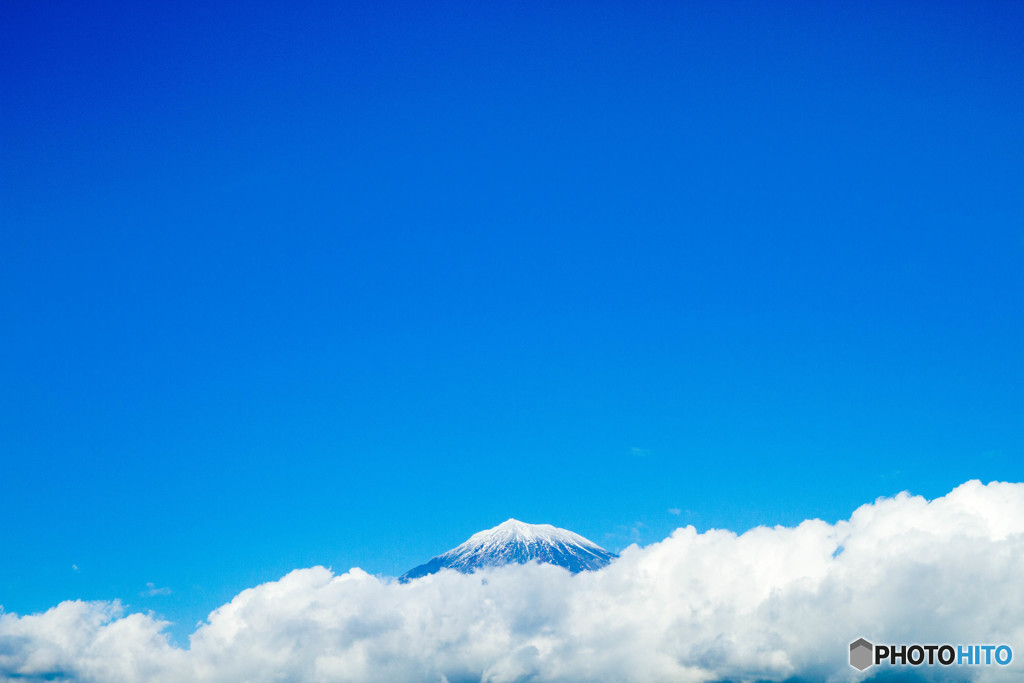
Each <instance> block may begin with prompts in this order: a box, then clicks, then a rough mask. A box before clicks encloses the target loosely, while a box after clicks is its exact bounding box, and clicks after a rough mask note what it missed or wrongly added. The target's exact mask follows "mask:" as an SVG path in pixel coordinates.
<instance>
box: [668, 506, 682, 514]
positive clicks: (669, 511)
mask: <svg viewBox="0 0 1024 683" xmlns="http://www.w3.org/2000/svg"><path fill="white" fill-rule="evenodd" d="M668 514H670V515H676V516H679V515H681V514H683V511H682V510H680V509H679V508H669V509H668Z"/></svg>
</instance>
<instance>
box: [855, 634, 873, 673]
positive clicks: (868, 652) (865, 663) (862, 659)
mask: <svg viewBox="0 0 1024 683" xmlns="http://www.w3.org/2000/svg"><path fill="white" fill-rule="evenodd" d="M874 658H875V646H874V645H872V644H871V643H869V642H868V641H866V640H864V639H863V638H858V639H857V640H855V641H853V642H852V643H850V666H852V667H853V668H854V669H856V670H857V671H863V670H864V669H866V668H868V667H869V666H871V665H872V664H874V661H873V660H874Z"/></svg>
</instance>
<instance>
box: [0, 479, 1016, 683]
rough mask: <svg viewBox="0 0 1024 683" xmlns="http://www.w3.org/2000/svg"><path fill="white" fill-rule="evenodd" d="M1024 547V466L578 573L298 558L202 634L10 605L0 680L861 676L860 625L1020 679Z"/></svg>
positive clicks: (963, 674)
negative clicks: (852, 658)
mask: <svg viewBox="0 0 1024 683" xmlns="http://www.w3.org/2000/svg"><path fill="white" fill-rule="evenodd" d="M1022 567H1024V484H1009V483H991V484H988V485H982V484H981V483H979V482H977V481H971V482H967V483H965V484H963V485H962V486H959V487H958V488H956V489H955V490H953V491H952V492H950V493H949V494H947V495H946V496H944V497H942V498H938V499H936V500H933V501H930V502H929V501H926V500H925V499H923V498H921V497H917V496H910V495H907V494H901V495H898V496H896V497H894V498H882V499H879V500H877V501H875V502H874V503H870V504H867V505H864V506H862V507H860V508H859V509H857V510H856V511H855V512H854V514H853V515H852V516H851V518H850V519H849V520H847V521H841V522H839V523H837V524H834V525H832V524H827V523H825V522H822V521H819V520H809V521H806V522H804V523H802V524H800V525H799V526H797V527H795V528H783V527H776V528H771V529H769V528H757V529H753V530H751V531H748V532H746V533H744V534H742V535H737V534H734V533H732V532H729V531H717V530H713V531H708V532H706V533H697V532H696V531H695V530H694V529H693V528H692V527H686V528H681V529H678V530H676V531H675V532H674V533H673V534H672V535H671V536H670V537H669V538H666V539H665V540H664V541H661V542H660V543H656V544H653V545H650V546H647V547H645V548H639V547H636V546H631V547H630V548H627V549H626V550H625V551H624V552H623V553H622V556H621V557H620V558H619V559H618V560H616V561H615V562H613V563H612V564H611V565H610V566H609V567H607V568H606V569H604V570H601V571H599V572H586V573H582V574H578V575H575V576H572V575H570V574H568V573H567V572H566V571H564V570H562V569H560V568H557V567H553V566H547V565H536V564H533V565H523V566H509V567H503V568H499V569H493V570H487V571H484V572H481V573H478V574H475V575H469V576H467V575H461V574H456V573H453V572H449V571H444V572H441V573H440V574H436V575H433V576H428V577H425V578H422V579H419V580H416V581H413V582H411V583H408V584H399V583H397V582H396V581H394V580H391V579H383V578H379V577H374V576H371V575H369V574H367V573H365V572H363V571H361V570H359V569H352V570H351V571H349V572H347V573H344V574H340V575H335V574H333V573H332V572H331V571H329V570H327V569H325V568H323V567H313V568H310V569H299V570H295V571H293V572H291V573H289V574H288V575H287V576H285V577H283V578H282V579H280V580H279V581H274V582H271V583H267V584H263V585H261V586H257V587H255V588H251V589H249V590H246V591H243V592H242V593H240V594H239V595H237V596H236V597H235V598H234V599H233V600H232V601H231V602H230V603H228V604H226V605H223V606H222V607H220V608H218V609H217V610H215V611H214V612H213V613H212V614H210V616H209V619H208V621H207V623H205V624H204V625H203V626H201V627H200V628H199V629H198V630H197V631H196V632H195V633H194V634H193V635H192V637H191V647H190V649H188V650H183V649H179V648H176V647H173V646H172V645H170V644H169V642H168V639H167V637H166V635H165V634H164V632H163V629H164V627H165V626H166V624H165V623H163V622H161V621H159V620H158V619H156V618H155V617H153V616H151V615H144V614H125V613H124V610H123V609H122V608H121V606H120V605H119V604H118V603H116V602H109V603H108V602H89V603H87V602H81V601H69V602H63V603H61V604H59V605H57V606H56V607H53V608H52V609H50V610H48V611H46V612H45V613H42V614H34V615H26V616H18V615H15V614H3V615H0V680H2V679H11V680H14V679H17V680H26V679H28V680H32V679H34V678H38V679H43V680H53V679H54V678H61V677H67V678H75V679H80V680H85V681H182V680H196V681H225V680H234V681H241V680H249V681H269V680H310V681H349V680H351V681H448V682H449V683H454V682H455V681H480V680H484V681H492V682H494V683H498V682H502V681H525V680H530V681H580V680H587V681H595V680H596V681H601V680H608V681H622V680H637V681H640V680H642V681H704V680H718V679H766V680H786V679H790V678H803V679H807V680H826V679H828V680H834V681H847V680H859V679H860V678H863V677H864V676H863V675H861V674H858V673H857V672H856V671H855V670H853V669H852V668H850V667H849V665H848V664H847V647H848V644H849V643H850V641H852V640H854V639H856V638H857V637H859V636H865V637H867V638H868V639H869V640H872V641H873V642H878V643H914V642H923V643H954V644H957V643H1006V644H1009V645H1011V646H1013V647H1014V651H1015V655H1016V656H1015V658H1014V661H1013V662H1012V663H1011V664H1010V665H1009V666H1006V667H996V666H993V667H954V668H952V669H951V668H945V667H938V666H936V667H919V668H918V669H917V671H916V672H915V673H918V674H920V675H922V676H925V677H929V676H931V677H934V678H935V679H949V678H968V677H974V678H976V679H978V680H1011V679H1014V680H1016V679H1020V678H1021V675H1022V673H1024V665H1022V660H1024V580H1022V578H1021V577H1022V569H1021V568H1022ZM874 671H878V670H877V669H875V670H874ZM872 672H873V670H871V669H869V670H868V671H867V672H865V673H872Z"/></svg>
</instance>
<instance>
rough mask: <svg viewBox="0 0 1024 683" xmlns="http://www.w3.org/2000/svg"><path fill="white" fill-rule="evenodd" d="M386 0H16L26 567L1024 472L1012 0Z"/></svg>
mask: <svg viewBox="0 0 1024 683" xmlns="http://www.w3.org/2000/svg"><path fill="white" fill-rule="evenodd" d="M373 5H374V6H371V3H359V4H355V3H348V4H345V3H341V4H334V3H323V4H315V3H311V4H309V5H307V6H304V7H294V6H287V7H286V6H284V5H281V6H278V7H273V6H269V5H260V6H255V7H254V6H251V5H249V4H242V3H230V2H228V3H217V6H216V7H212V6H209V3H197V2H182V3H175V4H173V5H170V6H167V7H150V6H140V5H139V4H138V3H93V4H89V5H82V4H79V5H68V4H57V3H49V2H39V3H5V4H4V5H3V6H2V7H0V82H2V88H0V150H2V159H3V160H2V163H0V175H2V177H0V180H2V182H0V320H3V329H4V333H3V334H2V335H0V368H2V381H0V457H2V460H0V491H2V495H0V517H2V519H4V520H5V523H4V524H3V525H2V531H0V546H2V547H3V548H4V561H3V562H2V563H0V604H2V605H3V606H4V608H5V609H7V610H8V611H16V612H21V613H24V612H31V611H37V610H42V609H46V608H47V607H49V606H52V605H54V604H56V603H57V602H58V601H60V600H64V599H70V598H85V599H112V598H121V599H122V600H124V601H126V602H128V603H129V604H130V605H132V607H133V608H138V609H142V610H147V609H152V610H154V611H156V612H157V613H158V614H161V615H165V616H167V617H168V618H171V619H172V620H175V621H176V622H178V623H179V624H180V625H182V626H181V627H180V628H182V629H184V631H183V632H184V633H187V632H189V631H190V630H191V625H192V624H194V623H195V621H197V620H198V619H201V618H203V617H205V615H206V614H207V612H208V611H209V610H210V609H212V608H214V607H216V606H218V605H220V604H222V603H223V602H224V601H226V600H227V599H229V598H230V597H231V596H232V595H234V594H236V593H237V592H238V591H239V590H241V589H243V588H246V587H249V586H251V585H254V584H255V583H257V582H260V581H266V580H271V579H276V578H278V577H279V576H281V575H282V574H284V573H285V572H287V571H289V570H291V569H294V568H296V567H306V566H311V565H314V564H323V565H327V566H333V567H334V568H335V569H338V570H345V569H347V568H348V567H351V566H359V567H362V568H363V569H365V570H367V571H369V572H372V573H382V574H387V575H396V574H399V573H401V572H403V571H405V570H407V569H409V568H410V567H412V566H415V565H417V564H419V563H421V562H423V561H425V560H426V559H427V558H429V557H430V556H432V555H434V554H436V553H438V552H440V551H443V550H446V549H447V548H449V547H451V546H452V545H454V544H456V543H458V542H461V541H462V540H464V539H465V538H466V537H468V536H469V535H470V534H471V533H473V532H475V531H477V530H480V529H482V528H486V527H490V526H493V525H495V524H497V523H499V522H501V521H503V520H505V519H507V518H508V517H516V518H518V519H522V520H524V521H528V522H548V523H552V524H555V525H557V526H562V527H567V528H570V529H573V530H574V531H577V532H579V533H581V534H583V535H585V536H587V537H589V538H591V539H593V540H595V541H597V542H598V543H601V544H602V545H605V546H606V547H609V548H611V549H613V550H618V549H621V548H622V547H624V546H625V545H627V544H628V543H630V542H632V541H640V542H641V543H649V542H653V541H656V540H660V539H661V538H663V537H664V536H665V535H666V534H667V533H668V532H669V531H670V530H671V529H673V528H675V527H676V526H679V525H683V524H693V525H695V526H696V527H697V528H698V529H701V530H703V529H707V528H710V527H727V528H730V529H735V530H743V529H746V528H749V527H751V526H755V525H758V524H795V523H798V522H799V521H800V520H803V519H805V518H810V517H821V518H824V519H827V520H833V521H834V520H836V519H839V518H843V517H846V516H848V515H849V513H850V512H851V511H852V509H853V508H854V507H856V506H857V505H859V504H861V503H865V502H868V501H871V500H873V499H874V498H876V497H877V496H880V495H891V494H893V493H895V492H897V491H900V490H903V489H909V490H911V491H913V492H915V493H920V494H923V495H925V496H928V497H933V496H939V495H942V494H944V493H946V492H948V491H949V490H951V489H952V488H953V487H954V486H956V485H957V484H959V483H961V482H963V481H965V480H967V479H970V478H980V479H982V480H983V481H989V480H992V479H1001V480H1011V481H1020V480H1022V479H1024V465H1022V463H1024V436H1022V425H1024V419H1022V418H1024V399H1022V392H1021V387H1024V354H1021V352H1020V349H1021V348H1024V280H1022V276H1021V273H1022V272H1024V194H1022V187H1024V185H1022V183H1024V125H1022V119H1021V112H1022V111H1024V87H1022V86H1024V83H1022V80H1024V76H1022V72H1021V69H1020V65H1021V64H1024V43H1022V42H1021V41H1020V39H1019V37H1020V35H1021V29H1022V28H1024V8H1022V7H1021V6H1020V5H1014V4H1013V3H1005V4H986V3H903V4H896V5H894V4H892V3H877V4H874V5H860V6H857V7H854V6H852V5H840V4H836V3H818V2H808V3H801V2H793V3H785V6H782V7H780V6H773V5H771V4H769V3H729V4H723V3H712V2H707V3H688V4H684V5H682V6H676V5H673V4H669V3H649V4H647V5H646V6H644V7H637V6H636V3H548V4H541V3H504V2H495V3H486V6H480V5H479V4H478V3H431V4H430V6H429V7H425V6H422V5H417V4H412V3H410V4H407V5H406V4H399V3H374V4H373ZM670 509H678V510H679V511H680V514H678V515H675V514H672V513H670V512H669V510H670ZM73 566H74V567H77V569H73V568H72V567H73ZM147 583H152V584H153V586H154V587H158V588H163V587H167V588H169V589H170V591H171V592H170V594H159V595H152V596H150V595H140V593H143V592H145V591H146V590H147Z"/></svg>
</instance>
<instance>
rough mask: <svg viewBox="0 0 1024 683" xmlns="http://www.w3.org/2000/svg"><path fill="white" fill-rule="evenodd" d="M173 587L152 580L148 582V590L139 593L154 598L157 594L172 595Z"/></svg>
mask: <svg viewBox="0 0 1024 683" xmlns="http://www.w3.org/2000/svg"><path fill="white" fill-rule="evenodd" d="M170 594H171V589H170V588H168V587H167V586H157V585H156V584H155V583H153V582H152V581H147V582H146V590H144V591H142V592H141V593H139V595H141V596H142V597H144V598H152V597H155V596H157V595H170Z"/></svg>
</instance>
